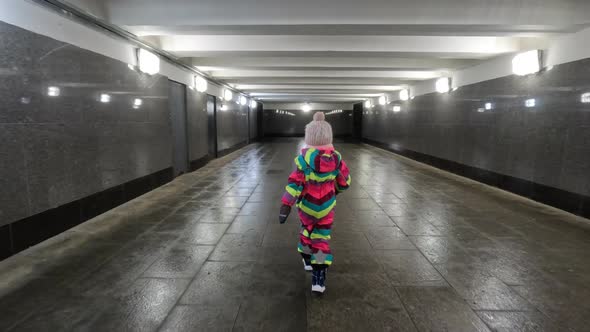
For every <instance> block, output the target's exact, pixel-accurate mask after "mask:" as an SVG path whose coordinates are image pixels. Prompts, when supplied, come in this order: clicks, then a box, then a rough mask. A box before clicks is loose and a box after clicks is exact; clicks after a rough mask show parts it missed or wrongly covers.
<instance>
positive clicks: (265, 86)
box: [236, 84, 404, 91]
mask: <svg viewBox="0 0 590 332" xmlns="http://www.w3.org/2000/svg"><path fill="white" fill-rule="evenodd" d="M236 88H237V89H239V90H242V91H256V90H260V91H269V90H296V89H299V90H311V89H318V90H327V89H329V90H353V91H357V90H370V91H397V90H401V89H403V88H404V87H403V86H400V85H307V84H306V85H296V84H276V85H272V84H238V85H236Z"/></svg>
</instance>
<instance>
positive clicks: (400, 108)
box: [393, 105, 402, 113]
mask: <svg viewBox="0 0 590 332" xmlns="http://www.w3.org/2000/svg"><path fill="white" fill-rule="evenodd" d="M401 111H402V107H401V106H399V105H395V106H393V113H399V112H401Z"/></svg>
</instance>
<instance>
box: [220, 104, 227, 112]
mask: <svg viewBox="0 0 590 332" xmlns="http://www.w3.org/2000/svg"><path fill="white" fill-rule="evenodd" d="M219 109H220V110H221V111H223V112H225V111H227V105H226V104H221V107H220V108H219Z"/></svg>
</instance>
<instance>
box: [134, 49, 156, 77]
mask: <svg viewBox="0 0 590 332" xmlns="http://www.w3.org/2000/svg"><path fill="white" fill-rule="evenodd" d="M137 63H138V64H139V70H140V71H142V72H144V73H146V74H149V75H155V74H157V73H159V72H160V58H158V56H157V55H155V54H154V53H152V52H149V51H147V50H144V49H143V48H140V49H138V51H137Z"/></svg>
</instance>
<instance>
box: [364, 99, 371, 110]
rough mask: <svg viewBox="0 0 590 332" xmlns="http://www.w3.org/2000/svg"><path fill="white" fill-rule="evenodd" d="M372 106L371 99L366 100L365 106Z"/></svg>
mask: <svg viewBox="0 0 590 332" xmlns="http://www.w3.org/2000/svg"><path fill="white" fill-rule="evenodd" d="M371 106H372V103H371V99H367V100H365V107H366V108H371Z"/></svg>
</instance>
